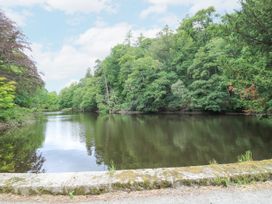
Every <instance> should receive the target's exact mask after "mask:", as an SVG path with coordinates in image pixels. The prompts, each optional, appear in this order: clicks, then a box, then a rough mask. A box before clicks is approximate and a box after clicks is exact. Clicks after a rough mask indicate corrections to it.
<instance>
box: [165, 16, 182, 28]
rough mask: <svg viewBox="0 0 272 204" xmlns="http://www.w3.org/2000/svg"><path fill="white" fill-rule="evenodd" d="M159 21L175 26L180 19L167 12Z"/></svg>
mask: <svg viewBox="0 0 272 204" xmlns="http://www.w3.org/2000/svg"><path fill="white" fill-rule="evenodd" d="M160 21H161V23H163V24H165V25H168V26H171V27H176V26H177V25H178V24H179V21H180V19H179V18H178V17H177V16H176V15H174V14H169V15H166V16H164V17H162V18H161V19H160Z"/></svg>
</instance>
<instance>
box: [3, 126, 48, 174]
mask: <svg viewBox="0 0 272 204" xmlns="http://www.w3.org/2000/svg"><path fill="white" fill-rule="evenodd" d="M44 128H45V126H44V123H37V124H35V125H30V126H27V127H24V128H21V129H19V130H16V131H9V132H8V133H6V134H5V135H0V173H2V172H10V173H12V172H20V173H23V172H33V173H37V172H44V170H43V163H44V161H45V158H44V157H43V155H42V153H41V152H37V151H36V150H37V148H38V147H39V146H41V144H42V142H43V140H44Z"/></svg>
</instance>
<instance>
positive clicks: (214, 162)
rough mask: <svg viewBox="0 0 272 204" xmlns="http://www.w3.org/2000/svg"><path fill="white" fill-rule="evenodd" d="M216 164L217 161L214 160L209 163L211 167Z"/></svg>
mask: <svg viewBox="0 0 272 204" xmlns="http://www.w3.org/2000/svg"><path fill="white" fill-rule="evenodd" d="M214 164H218V163H217V161H216V160H215V159H212V160H211V161H209V165H214Z"/></svg>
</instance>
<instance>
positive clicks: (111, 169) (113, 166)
mask: <svg viewBox="0 0 272 204" xmlns="http://www.w3.org/2000/svg"><path fill="white" fill-rule="evenodd" d="M108 171H109V173H110V175H113V174H114V173H115V171H116V168H115V165H114V162H113V161H111V162H110V165H109V166H108Z"/></svg>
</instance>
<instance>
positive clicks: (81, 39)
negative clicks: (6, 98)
mask: <svg viewBox="0 0 272 204" xmlns="http://www.w3.org/2000/svg"><path fill="white" fill-rule="evenodd" d="M130 30H132V33H133V35H134V37H135V38H136V37H138V36H139V35H140V33H143V34H144V35H145V36H146V37H155V36H156V34H157V33H158V32H159V30H160V29H158V28H152V29H139V28H134V27H133V26H131V25H129V24H127V23H119V24H115V25H113V26H107V25H105V24H103V23H99V24H97V25H95V26H94V27H92V28H90V29H88V30H86V31H85V32H84V33H82V34H80V35H78V36H76V37H74V38H72V39H70V41H69V42H64V44H63V46H62V48H61V49H60V50H58V51H52V50H50V49H48V48H47V47H45V46H44V45H41V44H37V43H36V44H33V46H32V51H33V52H32V55H33V58H34V60H35V61H37V67H38V69H39V70H40V71H41V72H42V73H44V79H45V80H46V81H56V82H57V81H60V80H64V81H71V80H74V79H77V77H80V76H83V75H84V74H85V72H86V70H87V68H88V67H93V66H94V65H95V61H96V59H103V58H104V57H106V56H107V55H108V54H109V53H110V50H111V48H112V47H113V46H115V45H116V44H118V43H122V42H124V40H125V37H126V35H127V33H128V32H129V31H130Z"/></svg>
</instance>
